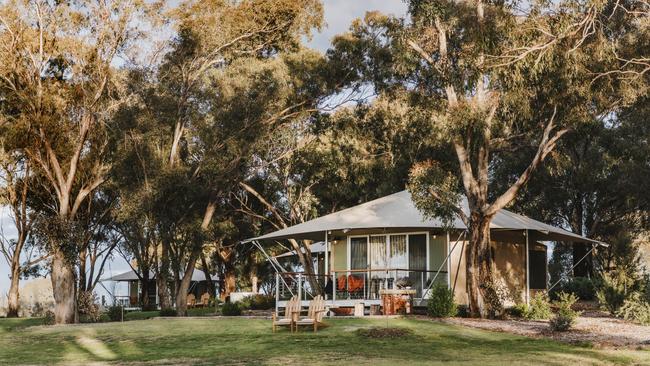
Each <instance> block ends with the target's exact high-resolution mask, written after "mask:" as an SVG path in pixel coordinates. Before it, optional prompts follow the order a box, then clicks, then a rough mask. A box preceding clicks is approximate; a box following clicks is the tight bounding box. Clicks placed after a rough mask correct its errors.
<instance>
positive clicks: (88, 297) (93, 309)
mask: <svg viewBox="0 0 650 366" xmlns="http://www.w3.org/2000/svg"><path fill="white" fill-rule="evenodd" d="M77 309H78V312H79V321H80V322H82V323H97V322H98V321H99V320H100V317H101V315H102V314H101V311H100V309H99V304H98V303H97V295H95V293H94V292H92V291H80V292H79V294H78V296H77Z"/></svg>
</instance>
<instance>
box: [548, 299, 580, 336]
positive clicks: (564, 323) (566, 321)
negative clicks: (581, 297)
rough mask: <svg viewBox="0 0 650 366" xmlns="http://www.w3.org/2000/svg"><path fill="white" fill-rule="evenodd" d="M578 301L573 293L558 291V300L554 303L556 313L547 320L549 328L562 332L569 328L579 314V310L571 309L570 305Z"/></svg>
mask: <svg viewBox="0 0 650 366" xmlns="http://www.w3.org/2000/svg"><path fill="white" fill-rule="evenodd" d="M576 301H578V298H577V297H576V295H574V294H567V293H564V292H562V293H560V294H559V295H558V300H557V301H556V302H554V305H555V306H557V307H558V311H557V313H555V315H554V316H553V317H552V318H551V320H550V321H549V326H550V328H551V330H553V331H555V332H564V331H567V330H569V328H571V326H573V324H575V321H576V318H577V317H578V316H579V315H580V313H579V312H577V311H575V310H573V309H571V306H573V304H575V302H576Z"/></svg>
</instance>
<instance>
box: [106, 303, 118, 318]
mask: <svg viewBox="0 0 650 366" xmlns="http://www.w3.org/2000/svg"><path fill="white" fill-rule="evenodd" d="M106 314H107V315H108V318H109V319H110V320H111V321H114V322H119V321H122V307H121V306H119V305H115V306H111V307H109V308H108V310H107V311H106Z"/></svg>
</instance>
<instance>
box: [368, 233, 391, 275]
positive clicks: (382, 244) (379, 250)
mask: <svg viewBox="0 0 650 366" xmlns="http://www.w3.org/2000/svg"><path fill="white" fill-rule="evenodd" d="M387 266H388V261H387V260H386V236H385V235H381V236H371V237H370V268H371V269H381V268H386V267H387Z"/></svg>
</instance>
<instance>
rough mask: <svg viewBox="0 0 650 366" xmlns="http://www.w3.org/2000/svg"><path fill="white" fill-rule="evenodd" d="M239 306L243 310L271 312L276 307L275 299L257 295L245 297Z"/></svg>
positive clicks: (271, 296)
mask: <svg viewBox="0 0 650 366" xmlns="http://www.w3.org/2000/svg"><path fill="white" fill-rule="evenodd" d="M237 304H239V307H240V308H241V309H242V310H249V309H250V310H269V309H272V308H274V307H275V297H274V296H273V295H262V294H256V295H251V296H246V297H244V298H243V299H241V300H240V301H238V302H237Z"/></svg>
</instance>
